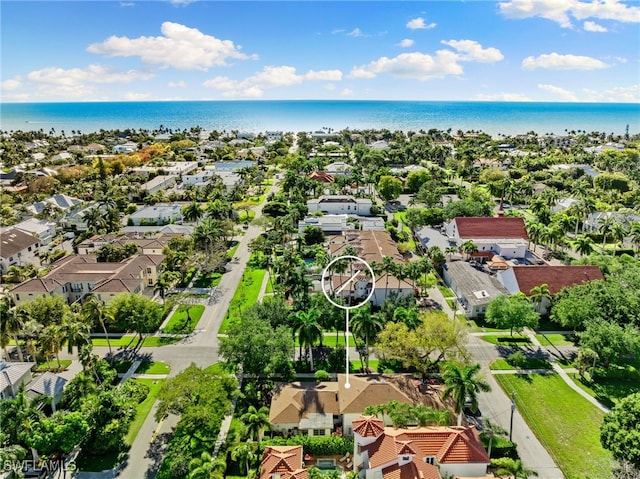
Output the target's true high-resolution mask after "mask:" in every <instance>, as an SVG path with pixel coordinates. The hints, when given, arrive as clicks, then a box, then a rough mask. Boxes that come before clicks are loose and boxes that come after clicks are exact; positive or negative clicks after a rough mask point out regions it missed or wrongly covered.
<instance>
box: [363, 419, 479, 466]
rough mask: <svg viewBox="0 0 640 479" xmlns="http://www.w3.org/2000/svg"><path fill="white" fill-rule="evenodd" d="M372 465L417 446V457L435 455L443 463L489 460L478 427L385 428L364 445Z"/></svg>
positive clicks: (379, 463)
mask: <svg viewBox="0 0 640 479" xmlns="http://www.w3.org/2000/svg"><path fill="white" fill-rule="evenodd" d="M362 449H363V450H367V451H368V453H369V463H370V465H371V468H372V469H373V468H376V467H381V466H382V465H384V464H387V463H389V462H390V461H392V460H393V459H394V458H396V457H397V456H399V455H402V454H407V453H406V452H402V451H408V450H414V451H415V455H416V457H419V458H420V459H422V458H423V457H425V456H435V458H436V460H437V461H438V463H439V464H446V463H482V464H484V463H487V464H488V463H489V456H488V455H487V452H486V451H485V450H484V447H483V446H482V442H481V441H480V436H479V435H478V431H477V430H476V429H475V427H464V426H454V427H418V428H410V429H396V428H389V427H387V428H385V430H384V435H382V436H381V437H380V438H378V439H377V440H376V441H375V442H374V443H372V444H369V445H367V446H364V447H363V448H362Z"/></svg>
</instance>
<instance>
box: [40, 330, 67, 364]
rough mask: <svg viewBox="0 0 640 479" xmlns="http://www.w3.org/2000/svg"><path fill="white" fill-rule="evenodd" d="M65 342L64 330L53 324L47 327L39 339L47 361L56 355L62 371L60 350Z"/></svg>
mask: <svg viewBox="0 0 640 479" xmlns="http://www.w3.org/2000/svg"><path fill="white" fill-rule="evenodd" d="M63 341H64V330H63V329H62V328H61V327H60V326H59V325H57V324H51V325H49V326H47V327H45V328H44V329H43V330H42V334H41V335H40V338H39V344H40V349H41V350H42V353H43V354H44V356H45V357H46V358H47V359H49V357H50V356H51V355H55V357H56V361H57V362H58V368H59V369H62V364H60V350H61V349H62V343H63Z"/></svg>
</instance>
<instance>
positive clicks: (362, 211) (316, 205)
mask: <svg viewBox="0 0 640 479" xmlns="http://www.w3.org/2000/svg"><path fill="white" fill-rule="evenodd" d="M372 206H373V202H372V201H371V200H370V199H369V198H354V197H353V196H348V195H323V196H321V197H320V198H315V199H311V200H309V201H307V207H308V208H309V213H313V212H315V211H322V212H323V213H324V214H331V215H341V214H345V213H346V214H353V215H360V216H371V207H372Z"/></svg>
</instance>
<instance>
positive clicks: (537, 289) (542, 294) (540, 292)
mask: <svg viewBox="0 0 640 479" xmlns="http://www.w3.org/2000/svg"><path fill="white" fill-rule="evenodd" d="M529 294H530V295H531V300H532V301H533V304H535V308H536V311H537V312H538V314H540V310H541V309H542V301H543V300H544V299H545V298H546V299H547V300H551V292H550V291H549V285H548V284H547V283H543V284H540V285H538V286H534V287H533V288H531V291H529Z"/></svg>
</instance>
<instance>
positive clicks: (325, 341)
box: [295, 332, 356, 348]
mask: <svg viewBox="0 0 640 479" xmlns="http://www.w3.org/2000/svg"><path fill="white" fill-rule="evenodd" d="M337 343H338V346H344V333H342V332H341V333H340V334H339V335H338V341H337ZM295 344H296V347H299V346H300V343H299V342H298V337H297V336H296V340H295ZM317 345H318V346H319V345H320V343H317ZM322 345H323V346H327V347H330V348H335V347H336V334H335V333H330V334H326V335H324V336H323V337H322ZM349 347H350V348H355V347H356V341H355V339H353V336H349Z"/></svg>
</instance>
